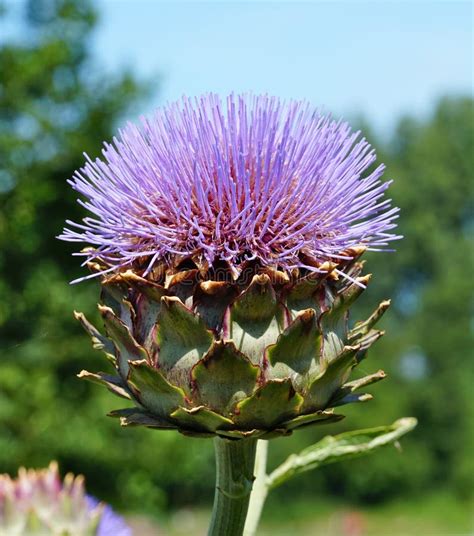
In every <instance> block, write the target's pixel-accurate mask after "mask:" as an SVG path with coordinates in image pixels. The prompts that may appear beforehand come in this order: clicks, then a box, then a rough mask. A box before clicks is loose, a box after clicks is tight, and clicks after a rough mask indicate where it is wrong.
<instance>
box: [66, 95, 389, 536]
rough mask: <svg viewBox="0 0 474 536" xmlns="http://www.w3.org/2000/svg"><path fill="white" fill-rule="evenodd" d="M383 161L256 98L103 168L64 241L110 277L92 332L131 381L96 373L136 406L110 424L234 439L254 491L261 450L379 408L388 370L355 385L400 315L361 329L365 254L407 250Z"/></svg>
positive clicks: (123, 147) (169, 124) (138, 143)
mask: <svg viewBox="0 0 474 536" xmlns="http://www.w3.org/2000/svg"><path fill="white" fill-rule="evenodd" d="M374 163H375V154H374V151H373V150H372V149H371V147H370V145H369V144H368V143H367V141H366V140H365V139H363V138H362V139H361V138H360V137H359V133H358V132H352V131H351V129H350V127H349V126H348V125H347V124H346V123H343V122H341V121H334V120H332V119H331V118H329V117H325V116H324V115H321V114H320V113H319V112H317V111H314V110H313V109H312V108H311V106H310V105H309V104H307V103H304V102H286V103H285V102H281V101H280V100H279V99H277V98H272V97H268V96H250V95H243V96H234V95H231V96H230V97H228V98H227V101H226V102H222V101H221V100H220V99H219V98H218V97H217V96H214V95H206V96H203V97H201V98H199V99H196V100H189V99H183V100H182V101H180V102H178V103H175V104H171V105H169V106H167V107H165V108H163V109H160V110H158V111H157V113H156V114H155V115H154V116H153V117H152V118H149V119H143V120H142V122H141V124H140V126H134V125H131V124H129V125H128V126H127V127H126V128H125V129H124V130H122V131H120V135H119V137H118V138H117V139H114V141H113V144H106V145H105V148H104V150H103V158H102V159H97V160H95V161H92V160H91V159H89V158H88V159H87V163H86V164H85V166H84V167H83V168H82V169H81V170H80V171H78V172H77V173H76V174H75V175H74V177H73V178H72V179H71V181H70V183H71V185H72V187H73V188H74V189H75V190H76V191H78V192H79V194H80V195H81V199H80V200H79V203H81V204H82V205H83V206H84V207H85V208H86V209H87V210H88V211H89V212H90V213H91V215H90V216H87V217H85V218H84V220H83V221H82V223H74V222H70V221H69V222H67V223H68V226H69V227H68V228H67V229H65V230H64V232H63V234H62V235H61V237H60V238H62V239H63V240H68V241H73V242H76V241H77V242H84V243H86V244H88V245H89V246H91V247H89V248H88V249H86V250H83V251H82V252H80V253H79V255H84V256H85V257H86V260H85V264H87V265H88V266H89V268H90V270H91V271H92V275H90V276H86V277H83V278H82V279H86V278H87V277H99V278H100V282H101V286H102V304H101V305H99V311H100V314H101V315H102V318H103V320H104V324H105V330H106V337H104V336H102V335H101V334H100V332H99V331H98V330H96V329H95V328H94V327H93V326H92V325H91V324H90V323H89V322H88V321H87V320H86V319H85V318H84V316H83V315H82V314H80V313H77V318H78V320H79V321H80V322H81V323H82V325H83V327H84V328H85V329H86V330H87V331H88V332H89V334H90V335H91V336H92V339H93V342H94V345H95V346H96V347H97V348H100V349H102V350H103V351H104V352H105V353H106V354H107V356H108V358H109V359H110V360H111V361H112V362H113V363H114V366H115V369H116V372H117V374H116V375H110V374H105V373H97V374H95V373H89V372H85V371H83V372H82V373H81V375H80V376H81V377H85V378H87V379H90V380H92V381H95V382H98V383H102V384H105V385H106V386H107V387H108V388H109V390H111V391H112V392H113V393H115V394H117V395H119V396H122V397H123V398H126V399H128V400H130V401H132V403H133V407H128V408H126V409H123V410H117V411H113V412H112V413H111V414H112V415H113V416H118V417H120V418H121V422H122V424H123V425H144V426H147V427H150V428H156V429H164V430H169V429H177V430H179V431H180V432H182V433H184V434H186V435H192V436H198V437H206V436H217V437H218V438H222V439H223V440H229V439H233V440H239V439H240V440H242V439H244V440H245V441H242V442H241V443H242V444H243V445H247V446H246V447H235V445H234V446H232V447H231V446H230V445H233V443H231V442H230V441H222V442H221V443H219V440H218V441H217V443H216V445H217V446H216V448H217V452H218V464H219V459H221V469H220V474H222V467H223V464H227V465H228V461H229V459H231V458H232V456H233V455H230V454H229V452H230V451H232V449H235V453H236V454H235V456H236V458H235V459H234V460H233V464H234V466H236V465H238V466H239V467H241V468H242V475H243V476H242V475H241V476H242V478H243V479H244V480H245V479H246V478H247V477H248V480H249V481H250V482H251V476H252V470H253V466H252V463H253V462H252V460H253V456H254V450H253V451H252V449H254V448H255V441H254V440H255V439H256V438H264V439H267V438H271V437H275V436H281V435H288V434H291V433H292V431H293V430H295V429H297V428H300V427H303V426H308V425H318V424H324V423H329V422H334V421H336V420H339V419H341V418H342V416H341V415H338V414H335V413H334V408H335V407H338V406H341V405H343V404H347V403H350V402H360V401H365V400H368V399H370V398H371V396H370V395H368V394H359V392H358V390H359V389H360V388H362V387H365V386H367V385H369V384H371V383H373V382H376V381H378V380H380V379H382V378H383V377H384V373H383V372H382V371H378V372H375V373H374V374H370V375H368V376H365V377H362V378H359V379H356V380H352V381H350V380H349V375H350V373H351V371H352V369H353V368H355V367H356V366H357V365H358V364H359V363H360V362H361V361H362V359H364V357H365V355H366V352H367V350H368V348H369V346H371V344H372V343H373V342H375V341H376V340H377V339H378V338H379V337H380V336H381V335H382V332H381V331H378V330H376V329H373V326H374V324H375V323H376V322H377V320H378V319H379V318H380V316H381V315H382V314H383V312H384V311H385V310H386V309H387V307H388V305H389V303H388V302H382V303H381V304H380V305H379V307H378V308H377V309H376V311H375V312H374V313H373V315H372V316H371V317H370V318H369V319H368V320H366V321H364V322H359V323H357V324H356V325H355V326H354V328H353V329H352V330H349V327H348V313H349V307H350V306H351V305H352V303H353V302H354V301H355V300H356V298H357V297H358V296H359V295H360V294H361V293H362V292H363V291H364V289H365V288H366V286H367V283H368V282H369V279H370V276H369V275H362V268H363V265H362V263H361V262H360V261H359V258H360V256H361V255H362V253H363V252H364V251H366V250H379V249H381V248H383V247H385V246H386V245H387V244H388V243H389V242H390V241H391V240H394V239H396V238H399V237H397V236H396V235H394V234H393V233H392V230H393V229H394V227H395V223H394V220H395V219H396V218H397V213H398V209H396V208H391V207H390V200H388V199H384V193H385V190H386V189H387V188H388V186H389V182H383V181H382V174H383V171H384V167H383V166H382V165H379V166H378V167H375V166H374ZM249 438H251V439H252V441H249ZM234 443H235V442H234ZM237 443H240V442H239V441H237ZM219 445H220V446H219ZM221 447H222V449H223V451H222V452H221V454H219V449H220V448H221ZM229 449H230V450H229ZM239 449H241V450H239ZM242 449H243V450H242ZM245 449H247V451H246V452H247V454H246V455H245V456H243V455H242V456H243V458H241V457H240V456H241V454H242V452H244V451H245ZM226 453H227V454H226ZM227 455H228V457H227V461H226V462H225V461H223V460H224V459H226V456H227ZM229 456H230V458H229ZM246 460H247V461H246ZM249 460H250V462H248V461H249ZM247 462H248V463H247ZM224 472H225V471H224ZM218 478H219V477H218ZM223 487H225V485H224V484H223V483H222V482H221V483H220V485H218V489H222V488H223ZM229 493H233V492H232V491H229ZM224 495H225V494H224ZM247 499H248V498H247ZM222 500H223V501H225V498H223V499H222ZM217 510H219V508H217ZM216 523H217V524H216ZM215 527H219V528H218V529H217V528H215ZM219 530H220V531H225V530H227V531H228V530H230V529H229V528H228V527H227V528H223V526H222V525H219V523H218V522H217V521H215V522H214V532H213V533H215V534H218V533H219ZM216 531H217V532H216ZM222 533H224V532H222ZM225 533H227V532H225ZM228 533H229V534H231V533H232V534H233V532H231V531H230V532H228ZM235 533H236V534H237V533H238V532H235Z"/></svg>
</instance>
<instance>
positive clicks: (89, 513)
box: [0, 462, 132, 536]
mask: <svg viewBox="0 0 474 536" xmlns="http://www.w3.org/2000/svg"><path fill="white" fill-rule="evenodd" d="M131 534H132V533H131V530H130V529H129V528H128V527H127V526H126V524H125V522H124V521H123V519H122V518H121V517H120V516H118V515H117V514H115V513H114V512H113V511H112V509H111V508H110V507H109V506H107V505H105V504H102V503H99V502H98V501H96V500H95V499H93V498H92V497H89V496H87V495H86V494H85V491H84V479H83V478H82V477H80V476H76V477H74V476H73V475H72V474H68V475H66V477H65V479H64V481H62V480H61V478H60V476H59V472H58V466H57V464H56V463H55V462H52V463H51V464H50V465H49V467H48V468H47V469H43V470H38V471H36V470H33V469H29V470H26V469H23V468H21V469H20V470H19V471H18V477H17V478H16V479H12V478H11V477H10V476H9V475H0V535H1V536H36V535H38V536H40V535H51V536H131Z"/></svg>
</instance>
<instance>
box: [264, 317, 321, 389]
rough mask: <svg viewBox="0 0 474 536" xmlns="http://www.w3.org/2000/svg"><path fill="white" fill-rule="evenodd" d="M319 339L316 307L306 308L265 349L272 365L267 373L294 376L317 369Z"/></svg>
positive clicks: (272, 375)
mask: <svg viewBox="0 0 474 536" xmlns="http://www.w3.org/2000/svg"><path fill="white" fill-rule="evenodd" d="M321 342H322V337H321V332H320V330H319V327H318V324H317V319H316V311H315V310H314V309H306V310H305V311H303V312H302V313H300V314H299V315H298V316H297V317H296V319H295V320H294V322H292V323H291V324H290V325H289V326H288V327H287V328H286V329H285V331H284V332H283V333H282V334H281V335H280V336H279V337H278V340H277V342H276V344H274V345H273V346H270V347H269V348H268V349H267V357H268V360H269V362H270V364H271V365H272V367H271V368H270V369H269V371H268V373H269V375H270V377H271V378H288V377H292V378H293V377H294V376H296V375H297V374H298V375H304V374H308V373H310V371H314V370H316V369H317V368H318V367H319V355H320V352H321ZM295 373H297V374H295ZM298 387H299V386H298Z"/></svg>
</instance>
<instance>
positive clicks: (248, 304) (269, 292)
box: [230, 274, 283, 365]
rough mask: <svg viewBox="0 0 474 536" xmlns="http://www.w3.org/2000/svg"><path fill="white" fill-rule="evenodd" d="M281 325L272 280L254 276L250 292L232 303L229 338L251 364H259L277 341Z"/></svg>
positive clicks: (265, 276) (264, 275) (248, 290)
mask: <svg viewBox="0 0 474 536" xmlns="http://www.w3.org/2000/svg"><path fill="white" fill-rule="evenodd" d="M282 324H283V311H282V309H281V306H280V305H279V304H278V302H277V299H276V296H275V291H274V290H273V287H272V284H271V280H270V277H269V276H268V275H266V274H260V275H255V276H254V277H253V279H252V282H251V283H250V285H249V286H248V288H247V290H246V291H245V292H243V293H242V294H241V295H240V296H239V297H238V298H237V299H236V300H235V302H234V303H233V304H232V307H231V323H230V328H231V336H230V338H231V339H232V340H233V341H234V342H235V345H236V346H237V348H238V349H239V350H240V351H241V352H243V353H244V354H245V355H246V356H248V357H249V359H250V360H251V361H252V363H254V364H256V365H258V364H260V363H261V361H262V357H263V353H264V351H265V348H266V347H267V346H269V345H270V344H272V343H274V342H275V341H276V340H277V338H278V335H279V334H280V333H281V331H282Z"/></svg>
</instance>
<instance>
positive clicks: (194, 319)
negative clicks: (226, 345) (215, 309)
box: [156, 297, 213, 376]
mask: <svg viewBox="0 0 474 536" xmlns="http://www.w3.org/2000/svg"><path fill="white" fill-rule="evenodd" d="M161 304H162V306H161V312H160V315H159V322H158V327H157V334H156V338H157V343H158V346H159V347H160V366H161V367H163V368H164V369H165V370H171V369H173V368H175V369H177V370H180V369H185V370H189V369H190V368H192V366H193V365H195V364H196V363H197V362H198V361H199V360H200V359H201V357H202V356H203V354H204V353H205V352H206V351H207V350H208V349H209V347H210V346H211V344H212V340H213V337H212V333H211V332H210V331H208V330H207V329H206V325H205V324H204V322H203V320H202V319H201V318H200V316H199V315H196V314H194V313H193V312H192V311H190V310H189V309H188V308H187V307H186V306H185V305H183V303H182V302H181V300H180V299H179V298H176V297H163V298H162V299H161ZM177 376H179V375H177Z"/></svg>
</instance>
